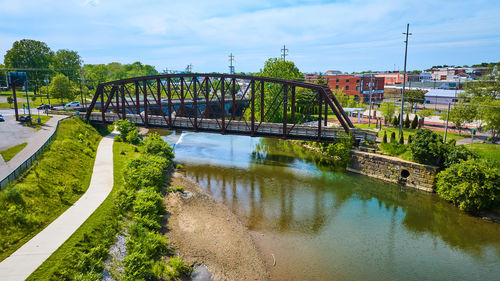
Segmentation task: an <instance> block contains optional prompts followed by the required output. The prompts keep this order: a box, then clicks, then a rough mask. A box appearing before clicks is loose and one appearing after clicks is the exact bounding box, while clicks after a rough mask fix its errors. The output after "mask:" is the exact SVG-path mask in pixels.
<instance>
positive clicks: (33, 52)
mask: <svg viewBox="0 0 500 281" xmlns="http://www.w3.org/2000/svg"><path fill="white" fill-rule="evenodd" d="M53 56H54V52H52V50H50V48H49V46H47V44H46V43H44V42H40V41H36V40H30V39H22V40H20V41H16V42H14V44H12V48H11V49H10V50H7V53H6V54H5V57H4V63H5V66H7V67H13V68H49V65H50V63H51V61H52V59H53ZM43 78H44V74H43V73H42V72H39V71H30V72H28V79H29V80H30V81H38V80H43ZM35 91H36V89H35Z"/></svg>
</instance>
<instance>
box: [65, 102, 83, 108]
mask: <svg viewBox="0 0 500 281" xmlns="http://www.w3.org/2000/svg"><path fill="white" fill-rule="evenodd" d="M77 106H80V102H79V101H72V102H70V103H67V104H66V105H65V107H77Z"/></svg>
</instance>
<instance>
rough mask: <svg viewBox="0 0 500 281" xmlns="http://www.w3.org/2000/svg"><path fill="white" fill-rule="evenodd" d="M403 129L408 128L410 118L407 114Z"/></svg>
mask: <svg viewBox="0 0 500 281" xmlns="http://www.w3.org/2000/svg"><path fill="white" fill-rule="evenodd" d="M404 126H405V128H410V116H408V113H406V119H405V123H404Z"/></svg>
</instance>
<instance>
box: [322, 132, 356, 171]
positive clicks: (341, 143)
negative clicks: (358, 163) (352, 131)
mask: <svg viewBox="0 0 500 281" xmlns="http://www.w3.org/2000/svg"><path fill="white" fill-rule="evenodd" d="M352 145H353V140H352V138H351V137H347V138H339V139H338V140H337V142H335V143H330V144H328V146H327V148H326V154H327V155H328V156H331V157H333V158H334V160H335V165H336V166H337V167H339V168H346V167H347V166H348V165H349V163H350V162H351V149H352Z"/></svg>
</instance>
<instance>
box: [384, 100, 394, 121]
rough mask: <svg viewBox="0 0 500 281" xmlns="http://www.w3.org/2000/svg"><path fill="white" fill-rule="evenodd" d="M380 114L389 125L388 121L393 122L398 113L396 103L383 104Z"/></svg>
mask: <svg viewBox="0 0 500 281" xmlns="http://www.w3.org/2000/svg"><path fill="white" fill-rule="evenodd" d="M380 112H381V113H382V116H383V117H384V123H385V124H387V123H388V121H391V118H392V117H393V116H394V113H395V112H396V104H395V103H394V102H383V103H382V104H381V105H380Z"/></svg>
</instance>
